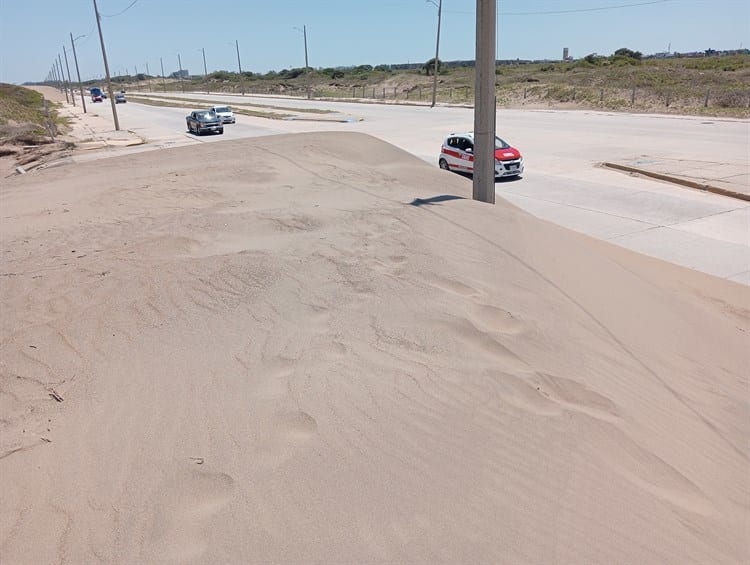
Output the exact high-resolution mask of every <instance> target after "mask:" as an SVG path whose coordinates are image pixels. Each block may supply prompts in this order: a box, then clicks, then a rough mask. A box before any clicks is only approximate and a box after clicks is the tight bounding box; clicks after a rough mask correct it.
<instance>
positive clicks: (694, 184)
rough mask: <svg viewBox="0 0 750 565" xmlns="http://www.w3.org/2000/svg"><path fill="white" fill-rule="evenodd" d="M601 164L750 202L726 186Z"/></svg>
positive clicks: (746, 196)
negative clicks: (721, 186)
mask: <svg viewBox="0 0 750 565" xmlns="http://www.w3.org/2000/svg"><path fill="white" fill-rule="evenodd" d="M602 166H604V167H608V168H610V169H617V170H619V171H625V172H628V173H636V174H639V175H643V176H647V177H651V178H655V179H659V180H663V181H666V182H671V183H674V184H680V185H682V186H687V187H690V188H695V189H698V190H703V191H705V192H713V193H714V194H721V195H723V196H729V197H730V198H737V199H739V200H744V201H746V202H750V194H744V193H742V192H736V191H734V190H727V189H726V188H720V187H718V186H713V185H710V184H703V183H699V182H695V181H691V180H687V179H683V178H680V177H675V176H672V175H665V174H663V173H655V172H653V171H648V170H646V169H639V168H637V167H630V166H628V165H620V164H619V163H602Z"/></svg>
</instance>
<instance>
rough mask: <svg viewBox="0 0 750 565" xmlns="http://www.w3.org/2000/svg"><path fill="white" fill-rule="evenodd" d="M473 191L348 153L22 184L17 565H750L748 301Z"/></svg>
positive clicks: (66, 173)
mask: <svg viewBox="0 0 750 565" xmlns="http://www.w3.org/2000/svg"><path fill="white" fill-rule="evenodd" d="M521 182H523V181H521ZM499 187H500V189H499V190H500V192H502V185H499ZM470 191H471V183H470V182H469V181H467V179H464V178H462V177H459V176H456V175H452V174H448V173H444V172H442V171H439V170H438V169H437V167H430V166H429V165H427V164H425V163H424V162H422V161H420V160H419V159H417V158H414V157H412V156H410V155H408V154H407V153H404V152H402V151H400V150H398V149H395V148H394V147H392V146H389V145H387V144H385V143H382V142H380V141H378V140H376V139H374V138H371V137H368V136H364V135H360V134H343V133H339V134H314V135H313V134H302V135H291V136H275V137H267V138H255V139H247V140H242V141H229V142H222V143H212V144H200V145H195V146H190V147H183V148H179V149H173V150H163V151H158V152H150V153H141V154H138V155H134V156H126V157H118V158H113V159H107V160H102V161H97V162H89V163H85V164H81V165H71V166H64V167H58V168H54V169H48V170H46V171H42V172H39V173H37V174H33V175H25V176H20V177H16V178H12V179H5V180H3V181H2V187H1V188H0V237H1V244H2V245H1V247H0V274H1V275H2V276H0V307H1V308H2V310H1V312H0V313H1V316H0V487H1V488H0V562H2V563H3V564H25V563H30V564H32V563H33V564H38V563H76V564H83V563H99V562H100V563H127V564H145V563H155V564H166V563H181V564H183V563H217V564H218V563H222V564H224V563H227V564H228V563H342V564H343V563H346V564H353V563H451V564H455V563H471V564H474V563H512V564H519V563H535V564H536V563H566V564H567V563H575V564H583V563H587V564H593V563H607V564H611V563H654V564H664V563H675V564H688V563H703V564H706V563H710V564H720V563H727V564H729V563H733V564H736V563H747V562H748V558H749V557H750V549H749V545H748V543H749V542H748V531H749V530H748V528H749V526H750V521H749V516H750V479H749V477H750V464H749V463H748V458H749V457H750V443H749V442H748V439H749V438H750V409H749V408H748V398H749V395H748V392H749V391H748V382H749V380H750V377H749V375H750V358H749V354H748V351H749V348H748V345H749V344H750V342H749V338H750V293H749V289H748V287H745V286H740V285H738V284H735V283H731V282H728V281H724V280H720V279H715V278H712V277H709V276H707V275H703V274H700V273H696V272H692V271H688V270H686V269H682V268H678V267H675V266H672V265H669V264H666V263H662V262H660V261H657V260H654V259H649V258H646V257H642V256H639V255H636V254H633V253H631V252H628V251H626V250H623V249H620V248H616V247H613V246H610V245H608V244H605V243H601V242H598V241H595V240H593V239H589V238H587V237H584V236H581V235H578V234H575V233H573V232H570V231H566V230H564V229H561V228H559V227H557V226H554V225H552V224H549V223H546V222H543V221H540V220H537V219H534V218H533V217H531V216H529V215H527V214H526V213H524V212H521V211H519V210H518V209H516V208H514V207H512V206H510V205H508V204H507V203H505V202H503V201H502V200H499V201H498V203H497V205H496V206H490V205H486V204H481V203H478V202H474V201H472V200H471V199H470ZM467 197H469V198H467ZM55 397H56V398H55Z"/></svg>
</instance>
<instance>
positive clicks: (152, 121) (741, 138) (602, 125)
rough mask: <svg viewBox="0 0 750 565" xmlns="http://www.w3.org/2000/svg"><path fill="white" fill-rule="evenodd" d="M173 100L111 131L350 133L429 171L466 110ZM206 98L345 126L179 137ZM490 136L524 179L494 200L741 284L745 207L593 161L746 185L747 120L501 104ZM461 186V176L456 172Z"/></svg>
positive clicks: (259, 125) (250, 99)
mask: <svg viewBox="0 0 750 565" xmlns="http://www.w3.org/2000/svg"><path fill="white" fill-rule="evenodd" d="M143 95H149V94H148V93H143ZM149 96H154V94H150V95H149ZM173 96H175V97H180V98H185V97H190V98H193V99H194V100H195V103H188V104H187V105H185V106H184V107H183V108H170V107H156V106H146V105H142V104H137V103H134V102H130V103H128V104H127V105H120V106H118V111H119V112H120V124H121V127H123V128H126V129H129V130H131V131H133V132H134V133H136V134H137V135H139V136H141V137H143V138H145V139H146V140H147V141H148V142H149V144H148V145H147V146H145V147H142V148H141V150H142V149H146V148H152V147H168V146H174V145H180V144H185V143H214V142H218V141H222V140H225V139H236V138H240V137H253V136H263V135H272V134H278V133H293V132H304V131H332V130H333V131H359V132H363V133H368V134H371V135H374V136H376V137H379V138H381V139H383V140H385V141H387V142H389V143H392V144H394V145H396V146H398V147H401V148H403V149H405V150H406V151H408V152H410V153H412V154H414V155H416V156H417V157H420V158H422V159H424V160H426V161H427V162H429V163H432V164H435V166H437V156H438V153H439V150H440V144H441V142H442V139H443V138H444V137H445V136H446V135H447V134H449V133H451V132H460V131H469V130H471V129H472V126H473V109H471V108H463V107H443V106H438V107H436V108H429V107H427V106H414V105H408V106H407V105H393V104H387V105H386V104H361V103H348V102H326V101H316V100H313V101H308V100H301V99H296V98H295V99H291V98H277V97H262V96H244V97H241V96H237V95H205V94H187V95H186V94H182V93H176V94H174V95H173ZM215 102H216V103H220V102H224V103H227V104H230V105H235V106H239V105H241V104H251V103H253V104H256V105H261V106H263V105H265V106H269V105H273V106H277V107H286V108H291V109H294V108H321V109H327V110H330V111H333V112H337V113H338V114H339V115H341V116H349V117H351V118H352V119H353V121H351V122H347V123H341V122H331V121H330V116H320V117H321V121H310V119H309V118H311V117H312V118H314V117H315V114H306V117H307V118H308V119H305V120H270V119H266V118H257V117H248V116H242V115H239V116H238V117H237V123H236V124H234V125H227V126H226V127H225V134H224V135H223V136H219V135H217V136H203V137H196V136H194V135H191V134H189V133H187V130H186V126H185V115H186V114H187V113H188V111H189V110H190V109H192V108H200V107H205V106H207V105H209V103H211V104H213V103H215ZM290 113H294V112H293V110H290ZM323 120H325V121H323ZM497 132H498V135H500V136H501V137H503V138H505V139H506V140H507V141H508V142H509V143H511V144H512V145H514V146H516V147H518V148H519V149H520V150H521V152H522V153H523V155H524V159H525V164H526V173H525V175H524V178H523V179H521V180H518V181H515V182H498V183H497V185H496V188H497V193H498V195H499V196H501V197H503V198H505V199H507V200H508V201H510V202H512V203H514V204H515V205H517V206H519V207H521V208H523V209H524V210H526V211H528V212H530V213H532V214H534V215H536V216H539V217H541V218H544V219H547V220H549V221H552V222H555V223H557V224H559V225H562V226H565V227H568V228H571V229H574V230H576V231H580V232H583V233H586V234H589V235H591V236H593V237H597V238H599V239H603V240H606V241H611V242H612V243H615V244H617V245H621V246H623V247H627V248H629V249H632V250H635V251H638V252H640V253H645V254H647V255H651V256H654V257H659V258H661V259H664V260H667V261H671V262H673V263H676V264H679V265H683V266H686V267H690V268H693V269H696V270H699V271H703V272H706V273H710V274H713V275H716V276H719V277H722V278H727V279H731V280H734V281H737V282H741V283H744V284H748V285H750V202H747V201H743V200H739V199H735V198H730V197H726V196H721V195H716V194H711V193H705V192H701V191H697V190H694V189H690V188H685V187H682V186H677V185H671V184H669V183H666V182H663V181H656V180H652V179H647V178H641V177H638V176H632V175H628V174H626V173H622V172H618V171H614V170H609V169H604V168H601V167H599V164H600V163H602V162H606V161H609V162H621V163H633V162H642V163H643V162H649V161H651V162H657V163H663V162H666V161H669V162H675V161H677V162H692V163H696V164H700V165H696V167H694V168H692V169H691V170H690V174H691V175H693V176H695V177H696V178H701V177H700V171H701V170H703V171H708V170H710V171H711V172H712V173H711V174H714V175H717V176H722V177H723V178H724V177H725V178H728V179H730V178H731V179H732V182H734V183H735V185H739V186H740V187H741V188H745V189H747V187H745V186H744V185H745V184H746V183H747V182H748V179H750V174H748V173H750V163H749V160H750V157H749V156H750V122H748V121H744V120H724V119H717V118H710V119H707V118H698V117H678V116H661V115H635V114H616V113H606V112H590V111H544V110H500V111H498V113H497ZM706 163H710V167H707V166H706V165H705V164H706ZM725 173H726V174H725ZM446 174H450V173H446ZM466 182H467V183H470V182H471V180H470V179H468V178H467V179H466Z"/></svg>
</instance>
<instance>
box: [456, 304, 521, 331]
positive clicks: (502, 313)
mask: <svg viewBox="0 0 750 565" xmlns="http://www.w3.org/2000/svg"><path fill="white" fill-rule="evenodd" d="M470 311H471V316H470V320H471V322H472V323H474V325H475V326H477V328H478V329H482V330H485V331H488V332H499V333H503V334H508V335H515V334H519V333H522V332H523V331H525V330H526V329H527V328H526V326H525V325H524V323H523V322H522V321H521V320H519V319H518V318H516V317H515V316H514V315H513V314H511V313H510V312H508V311H507V310H503V309H502V308H498V307H496V306H491V305H489V304H474V305H473V306H472V307H471V309H470Z"/></svg>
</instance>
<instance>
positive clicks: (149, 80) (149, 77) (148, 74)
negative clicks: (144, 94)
mask: <svg viewBox="0 0 750 565" xmlns="http://www.w3.org/2000/svg"><path fill="white" fill-rule="evenodd" d="M146 77H148V78H146V82H148V91H149V92H151V71H149V70H148V63H146Z"/></svg>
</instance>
